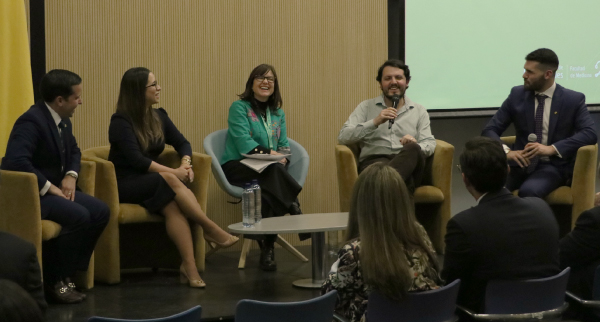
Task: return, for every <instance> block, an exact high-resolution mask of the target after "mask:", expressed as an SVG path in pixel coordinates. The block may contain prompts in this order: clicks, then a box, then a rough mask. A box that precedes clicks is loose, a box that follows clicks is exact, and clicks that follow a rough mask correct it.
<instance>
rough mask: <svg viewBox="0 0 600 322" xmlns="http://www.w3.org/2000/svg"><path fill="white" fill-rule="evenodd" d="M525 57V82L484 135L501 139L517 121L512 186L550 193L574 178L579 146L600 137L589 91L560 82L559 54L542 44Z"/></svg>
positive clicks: (522, 191) (530, 193)
mask: <svg viewBox="0 0 600 322" xmlns="http://www.w3.org/2000/svg"><path fill="white" fill-rule="evenodd" d="M525 60H526V61H525V72H524V73H523V79H524V84H523V85H522V86H515V87H513V88H512V90H511V92H510V95H509V96H508V98H507V99H506V100H505V101H504V103H502V106H501V107H500V109H498V112H496V114H495V115H494V117H493V118H492V119H491V120H490V121H489V122H488V124H487V125H486V126H485V128H484V129H483V132H482V133H481V135H483V136H487V137H490V138H493V139H497V140H500V135H502V133H503V132H504V130H506V128H507V127H508V126H509V125H510V124H511V123H513V124H514V125H515V130H516V141H515V144H514V145H513V147H512V149H511V148H509V147H508V146H506V145H505V146H504V150H505V152H506V153H507V155H506V156H507V158H508V160H509V164H510V166H511V171H510V174H509V177H508V181H507V183H506V187H507V188H508V189H509V190H511V191H512V190H515V189H519V196H520V197H539V198H544V197H546V196H547V195H548V194H549V193H550V192H552V191H553V190H554V189H556V188H558V187H560V186H562V185H565V184H566V185H569V184H570V183H571V178H572V176H573V166H574V165H575V156H576V155H577V150H578V149H579V148H580V147H582V146H585V145H590V144H595V143H596V141H597V136H596V130H595V129H594V121H593V120H592V119H591V117H590V114H589V112H588V109H587V106H586V104H585V95H583V94H582V93H578V92H575V91H572V90H569V89H566V88H564V87H562V86H560V85H558V84H556V83H555V82H554V77H555V75H556V70H557V69H558V56H556V54H555V53H554V52H553V51H552V50H550V49H547V48H540V49H537V50H534V51H533V52H531V53H530V54H528V55H527V56H526V57H525Z"/></svg>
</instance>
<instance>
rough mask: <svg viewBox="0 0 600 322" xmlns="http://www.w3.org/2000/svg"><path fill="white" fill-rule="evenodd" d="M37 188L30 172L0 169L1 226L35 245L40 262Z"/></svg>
mask: <svg viewBox="0 0 600 322" xmlns="http://www.w3.org/2000/svg"><path fill="white" fill-rule="evenodd" d="M40 214H41V207H40V192H39V190H38V184H37V177H36V176H35V174H33V173H28V172H18V171H8V170H0V230H3V231H6V232H9V233H11V234H14V235H16V236H19V237H21V238H23V239H25V240H26V241H28V242H30V243H32V244H33V245H35V247H36V249H37V253H38V260H39V262H40V263H41V250H42V221H41V218H40Z"/></svg>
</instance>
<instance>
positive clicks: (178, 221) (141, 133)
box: [108, 67, 238, 287]
mask: <svg viewBox="0 0 600 322" xmlns="http://www.w3.org/2000/svg"><path fill="white" fill-rule="evenodd" d="M160 91H161V87H160V86H159V85H158V83H157V82H156V77H155V76H154V74H153V73H152V72H150V71H149V70H148V69H146V68H143V67H137V68H131V69H129V70H128V71H127V72H126V73H125V74H124V75H123V79H122V80H121V89H120V92H119V100H118V102H117V112H116V113H115V114H113V116H112V118H111V120H110V127H109V140H110V153H109V156H108V159H109V160H110V161H112V163H113V164H114V165H115V172H116V174H117V185H118V188H119V199H120V202H122V203H135V204H140V205H141V206H143V207H145V208H146V209H148V211H149V212H152V213H160V214H162V215H163V216H164V217H165V223H166V226H167V234H168V235H169V237H170V238H171V240H173V242H174V243H175V246H177V249H178V250H179V253H180V255H181V258H182V264H181V267H180V272H181V278H182V282H185V283H188V284H189V285H190V286H191V287H204V286H205V283H204V281H203V280H202V278H200V274H198V269H197V267H196V261H195V259H194V247H193V242H192V233H191V230H190V225H189V222H188V220H190V221H192V222H194V223H196V224H198V225H200V226H202V229H203V230H204V236H205V237H204V238H205V239H206V240H207V241H209V242H212V243H215V244H216V245H218V246H220V247H229V246H231V245H233V244H234V243H236V242H237V241H238V238H237V237H234V236H232V235H230V234H228V233H227V232H225V231H224V230H223V229H221V228H220V227H219V226H217V225H216V224H215V223H214V222H213V221H212V220H210V219H209V218H208V217H207V216H206V214H205V213H204V211H202V209H201V208H200V205H199V204H198V201H197V200H196V198H195V196H194V194H193V193H192V191H191V190H189V189H188V188H187V187H186V185H185V184H186V183H187V182H191V181H193V180H194V172H193V171H192V166H191V161H192V159H191V156H192V147H191V145H190V143H189V142H188V141H187V140H186V139H185V137H184V136H183V135H182V134H181V133H180V132H179V130H177V128H176V127H175V125H174V124H173V122H171V119H169V116H168V115H167V112H166V111H165V110H164V109H162V108H159V109H154V108H152V105H154V104H156V103H158V102H159V100H160ZM165 144H169V145H171V146H173V147H174V148H175V150H177V152H178V153H179V155H180V156H181V165H180V166H179V167H178V168H176V169H172V168H169V167H166V166H163V165H161V164H159V163H157V162H156V160H157V158H158V156H159V155H160V154H161V152H162V151H163V150H164V147H165Z"/></svg>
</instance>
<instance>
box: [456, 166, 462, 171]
mask: <svg viewBox="0 0 600 322" xmlns="http://www.w3.org/2000/svg"><path fill="white" fill-rule="evenodd" d="M456 167H457V168H458V171H460V172H461V173H462V168H461V167H460V164H457V165H456Z"/></svg>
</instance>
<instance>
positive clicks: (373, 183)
mask: <svg viewBox="0 0 600 322" xmlns="http://www.w3.org/2000/svg"><path fill="white" fill-rule="evenodd" d="M416 222H417V221H416V218H415V214H414V205H413V202H412V199H411V198H410V196H409V193H408V189H407V188H406V185H405V183H404V180H402V178H401V177H400V174H398V172H397V171H396V170H394V169H393V168H392V167H390V166H387V165H384V164H382V163H375V164H373V165H371V166H369V167H368V168H367V169H365V170H364V171H363V172H362V173H361V174H360V176H359V177H358V180H357V181H356V184H355V185H354V190H353V193H352V203H351V205H350V213H349V216H348V231H347V240H348V241H350V240H353V239H356V238H359V239H360V254H359V256H360V263H361V269H362V274H363V279H364V282H365V283H366V284H367V285H370V286H371V287H373V289H375V290H378V291H379V292H381V293H382V294H384V295H385V296H387V297H388V298H391V299H401V298H403V297H405V296H406V294H407V292H408V290H409V288H410V286H411V284H412V276H411V275H410V274H409V266H408V263H407V258H406V257H407V256H409V254H411V251H414V250H415V249H419V250H421V251H423V252H425V253H426V254H427V255H428V257H429V264H430V265H431V266H432V268H433V269H435V271H436V272H437V271H438V269H437V259H436V257H435V255H434V253H433V252H432V251H431V250H430V249H429V247H427V245H426V244H425V241H424V240H423V238H422V237H421V234H420V233H419V229H418V227H417V224H416ZM431 273H432V274H434V275H435V274H436V273H434V272H431Z"/></svg>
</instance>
